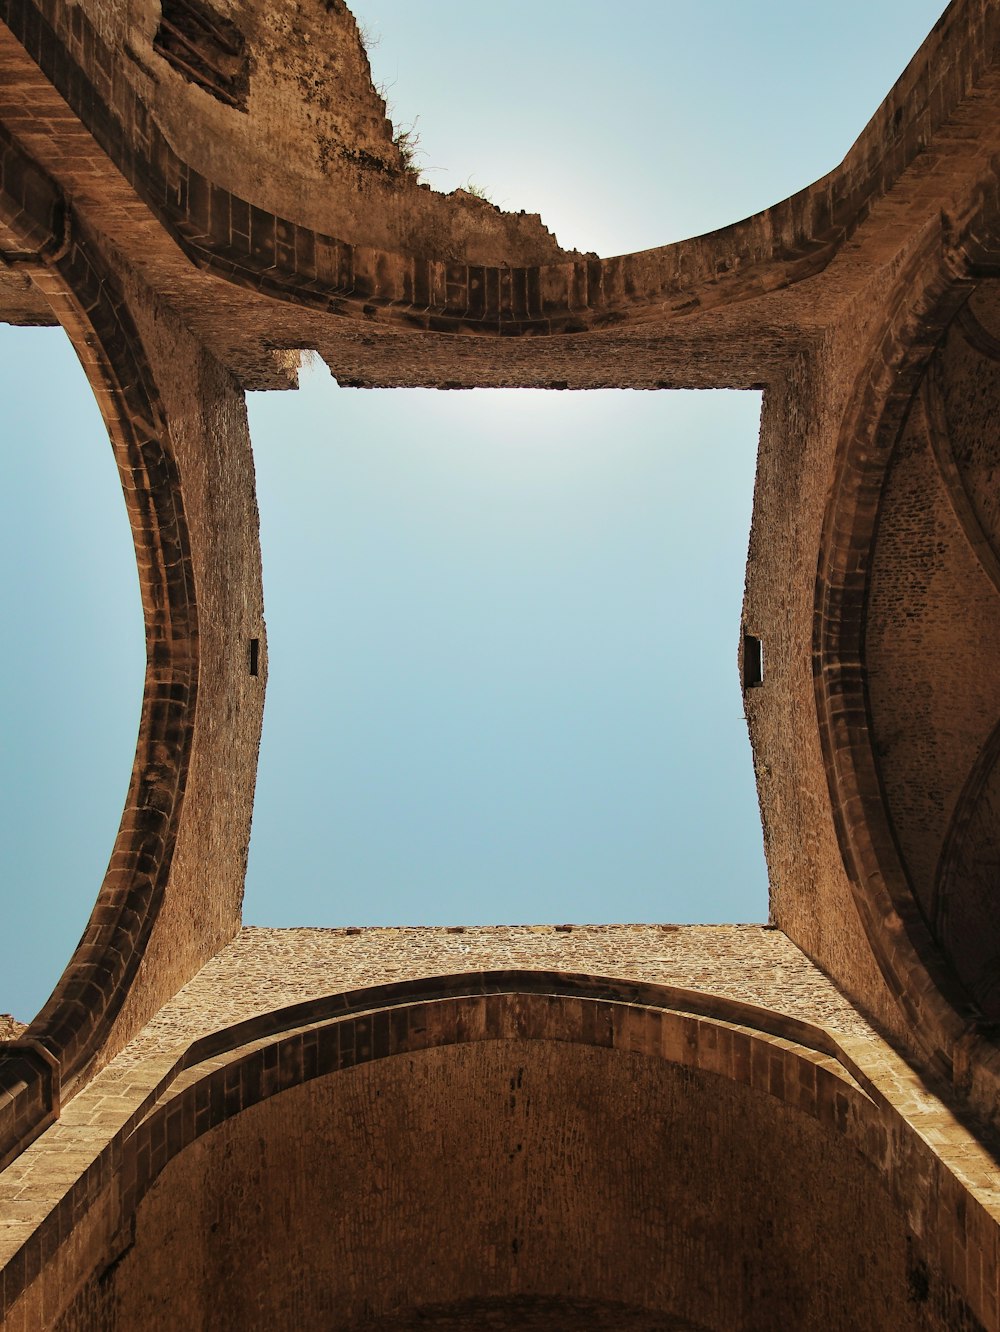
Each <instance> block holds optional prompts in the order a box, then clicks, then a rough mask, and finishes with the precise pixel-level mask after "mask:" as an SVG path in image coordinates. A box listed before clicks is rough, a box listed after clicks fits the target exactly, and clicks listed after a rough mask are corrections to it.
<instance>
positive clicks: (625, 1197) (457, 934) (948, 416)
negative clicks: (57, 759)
mask: <svg viewBox="0 0 1000 1332" xmlns="http://www.w3.org/2000/svg"><path fill="white" fill-rule="evenodd" d="M998 166H1000V0H952V3H951V4H950V5H949V7H948V8H947V10H946V11H945V13H944V15H943V16H942V18H941V20H940V21H939V22H938V23H937V24H936V26H935V28H934V30H933V31H932V32H931V33H930V34H929V36H928V37H927V40H926V41H925V43H924V44H923V45H922V47H921V49H920V50H919V51H918V52H917V54H916V55H915V57H914V59H913V61H912V62H911V64H910V65H909V67H908V68H907V70H906V71H905V72H904V74H903V75H902V77H901V79H900V81H899V83H898V84H897V86H896V87H895V88H894V89H893V91H892V92H891V93H890V95H889V97H888V98H887V99H886V101H885V103H884V104H883V106H882V107H881V108H879V110H878V111H877V112H876V113H875V115H874V117H873V119H872V121H871V122H870V124H869V126H868V127H867V129H866V130H865V131H864V133H863V134H862V135H861V137H860V138H859V140H858V142H857V143H856V144H855V146H854V148H852V150H851V152H850V153H849V154H848V156H847V157H846V158H845V160H844V162H843V163H842V164H841V165H840V166H839V167H838V168H837V169H836V170H834V171H833V172H832V173H831V174H830V175H829V176H827V177H826V178H824V179H823V180H821V181H818V182H816V183H815V184H814V185H811V186H809V187H808V188H807V189H804V190H802V191H800V192H799V193H798V194H796V195H794V196H792V197H791V198H790V199H787V200H785V201H783V202H781V203H778V204H776V205H775V206H774V207H773V208H770V209H768V210H766V211H765V212H763V213H761V214H758V215H757V216H755V217H753V218H750V219H748V220H746V221H745V222H741V223H739V224H737V225H734V226H732V227H730V228H728V229H725V230H723V231H721V232H717V233H714V234H712V235H710V236H706V237H700V238H695V239H693V240H690V241H685V242H682V243H680V244H677V245H670V246H665V247H662V248H660V249H654V250H650V251H646V252H644V253H642V254H636V255H624V256H618V257H615V258H609V259H601V258H598V257H597V256H596V255H583V254H578V253H570V252H565V251H562V250H560V249H559V248H558V246H557V245H556V243H555V241H554V239H553V237H552V236H551V235H550V233H549V232H548V231H547V230H546V229H545V227H544V225H543V224H542V222H541V220H540V219H539V218H537V217H534V216H530V215H526V214H517V215H507V214H504V213H502V212H501V211H500V210H498V209H496V208H494V207H493V206H492V205H491V204H488V203H485V202H484V201H482V200H479V199H475V198H473V197H472V196H470V195H468V194H465V193H463V192H461V191H458V192H456V193H455V194H454V195H450V196H441V195H438V194H436V193H435V192H433V191H431V190H429V189H427V188H425V187H423V186H421V185H420V184H418V183H417V181H416V180H415V178H414V177H413V175H412V173H410V172H408V171H407V169H406V162H405V160H404V158H403V157H402V156H401V155H400V150H399V145H398V144H397V143H394V142H393V138H392V131H391V126H390V125H389V124H388V122H387V120H386V116H385V106H384V103H383V102H382V101H381V99H380V97H379V96H378V93H377V92H376V90H375V89H374V88H373V87H372V84H371V78H370V71H369V68H368V63H367V58H366V56H365V53H364V49H363V45H362V43H361V41H360V37H359V34H358V30H357V26H356V24H355V22H354V19H353V17H352V15H351V13H350V11H349V9H348V7H347V6H346V5H345V4H344V3H343V0H270V2H269V3H268V4H267V5H261V4H255V3H247V4H245V5H242V6H238V5H234V4H232V3H231V0H79V2H76V3H70V2H69V0H0V318H2V319H4V320H6V321H8V322H11V323H19V324H30V323H45V322H52V323H59V324H61V325H62V326H63V327H64V328H65V329H66V331H67V334H68V335H69V337H70V339H71V341H72V342H73V345H74V347H75V348H76V350H77V353H78V355H79V357H80V360H81V363H82V364H83V366H84V369H85V371H86V374H87V376H88V379H89V381H90V383H91V385H92V387H93V390H94V393H95V396H96V398H97V401H98V404H99V406H100V409H101V411H102V414H103V417H104V420H105V422H106V424H107V428H108V434H109V438H110V441H111V446H112V448H113V449H114V452H115V456H116V459H117V461H118V465H119V472H120V475H121V479H122V485H123V488H124V493H125V498H126V504H127V507H128V512H129V517H130V521H131V524H132V530H133V535H134V541H135V550H136V559H137V563H138V569H139V579H140V586H141V591H142V600H143V611H144V615H145V620H146V633H147V646H148V660H147V673H146V685H145V695H144V703H143V709H142V716H141V721H140V727H139V735H138V739H137V746H136V758H135V765H134V769H133V774H132V781H131V784H130V788H129V793H128V797H127V801H126V806H125V809H124V812H123V816H122V823H121V827H120V831H119V834H118V838H117V841H116V843H115V847H114V849H113V854H112V858H111V863H110V866H109V870H108V874H107V877H106V879H105V881H104V883H103V884H102V886H101V888H100V891H99V893H98V896H97V900H96V903H95V906H94V911H93V914H92V916H91V920H90V923H89V925H88V927H87V930H86V932H85V934H84V937H83V939H82V940H81V943H80V945H79V947H78V948H77V950H76V952H75V953H74V955H73V957H72V958H70V959H69V961H68V963H67V966H66V969H65V972H64V974H63V976H62V978H61V980H60V981H59V983H58V985H57V986H56V989H55V990H54V992H53V994H52V997H51V999H50V1000H49V1001H48V1003H47V1004H46V1005H45V1007H44V1008H43V1009H42V1011H41V1012H40V1013H39V1014H38V1015H37V1017H35V1018H34V1020H33V1021H32V1022H31V1023H30V1024H29V1026H28V1027H27V1028H23V1029H22V1028H21V1026H20V1024H18V1023H15V1022H14V1021H13V1020H12V1019H10V1018H7V1017H0V1326H2V1327H3V1328H4V1330H5V1332H34V1330H35V1329H39V1328H51V1329H58V1330H59V1332H131V1330H132V1329H142V1330H143V1332H146V1330H147V1329H151V1330H153V1332H155V1330H156V1329H164V1330H166V1329H175V1328H179V1327H185V1328H187V1327H191V1328H205V1329H220V1330H222V1332H226V1330H228V1329H233V1330H234V1332H235V1329H237V1328H238V1329H246V1328H265V1327H266V1328H272V1327H273V1328H287V1329H289V1330H290V1332H291V1330H292V1329H295V1330H298V1329H310V1328H316V1329H320V1328H323V1329H328V1328H335V1329H339V1330H340V1332H361V1330H362V1329H365V1330H367V1332H403V1329H411V1328H416V1327H421V1328H427V1329H440V1330H441V1332H471V1329H479V1328H491V1329H513V1328H528V1329H532V1328H543V1327H544V1328H551V1329H554V1332H561V1329H564V1328H565V1329H567V1332H568V1329H570V1328H573V1329H577V1330H581V1329H593V1332H601V1330H603V1329H611V1328H614V1329H621V1330H622V1332H631V1330H633V1329H634V1330H635V1332H654V1330H659V1332H664V1330H666V1329H669V1330H670V1332H738V1330H743V1329H749V1330H751V1332H773V1330H774V1329H775V1328H779V1327H780V1328H796V1329H798V1328H802V1329H811V1328H822V1329H830V1332H838V1330H842V1332H859V1330H860V1329H871V1330H872V1332H897V1330H902V1329H907V1330H909V1329H913V1332H982V1330H984V1329H988V1330H989V1332H998V1330H1000V1224H998V1223H1000V1038H998V1027H997V1023H998V1020H1000V924H998V921H1000V915H998V913H997V910H996V906H995V896H996V891H997V875H998V872H1000V683H998V674H997V666H996V663H997V660H998V657H1000V641H998V637H997V635H998V632H1000V631H998V629H997V625H998V624H1000V605H998V602H997V598H998V597H1000V490H998V484H997V478H998V476H1000V437H998V433H997V420H998V417H1000V183H998V182H1000V178H998ZM303 349H313V350H316V351H318V353H319V354H320V355H321V356H322V357H323V358H324V359H325V360H326V362H327V363H328V365H329V366H330V368H331V370H332V371H333V373H334V374H335V375H336V377H337V378H338V380H339V381H340V382H341V383H344V384H357V385H385V386H402V385H413V384H419V385H428V386H436V387H448V388H451V387H472V386H488V385H509V386H520V387H550V388H577V389H585V388H593V387H633V388H646V389H650V390H667V389H670V388H678V387H730V388H751V387H753V388H760V389H763V391H764V405H763V413H762V420H761V439H760V451H759V462H758V473H757V480H756V488H755V498H754V517H753V525H752V531H751V541H750V551H749V558H748V565H747V580H746V593H745V601H744V609H743V623H742V625H740V626H735V625H734V638H736V637H738V639H739V641H740V643H741V644H742V647H741V651H740V663H739V664H740V667H741V669H743V671H744V678H745V681H746V683H747V685H748V688H747V690H746V711H747V719H748V724H749V728H750V738H751V742H752V746H753V754H754V765H755V771H756V777H757V786H758V793H759V799H760V809H761V818H762V823H763V829H764V840H765V850H766V854H767V861H768V871H769V879H770V893H771V920H770V923H769V924H768V925H767V926H735V925H734V926H716V927H683V928H680V927H677V926H673V925H670V924H669V923H664V924H662V925H649V926H627V925H612V924H592V925H582V924H579V925H572V926H570V925H565V926H544V927H530V928H528V927H523V928H514V927H510V928H506V927H504V928H494V929H473V928H463V927H461V926H460V925H456V926H455V927H453V928H451V929H422V928H414V929H408V930H402V929H398V930H396V929H393V930H390V929H384V930H375V929H372V930H350V929H341V930H325V929H318V928H317V929H299V930H269V929H247V928H241V926H240V908H241V897H242V887H243V875H244V870H245V863H246V850H247V845H248V840H249V829H250V817H251V811H252V804H253V790H254V780H255V770H256V759H257V748H258V744H259V738H260V726H261V718H262V712H263V702H264V691H265V687H266V679H267V643H266V635H265V630H264V622H263V597H262V590H261V588H262V584H261V570H260V552H259V546H258V541H257V512H256V500H255V495H254V487H253V466H252V456H251V453H250V448H249V438H248V434H247V426H246V413H245V407H244V401H243V393H244V391H246V390H248V389H260V388H274V389H277V388H289V387H293V386H294V384H295V375H296V367H297V365H298V363H299V356H300V353H301V351H302V350H303ZM758 642H763V644H764V649H765V651H764V661H765V663H766V671H765V675H764V679H763V680H762V681H760V682H758V681H757V680H756V679H754V678H753V677H754V656H755V648H756V644H757V643H758Z"/></svg>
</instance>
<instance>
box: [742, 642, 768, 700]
mask: <svg viewBox="0 0 1000 1332" xmlns="http://www.w3.org/2000/svg"><path fill="white" fill-rule="evenodd" d="M763 683H764V644H763V643H762V642H761V640H760V639H759V638H757V637H756V636H755V635H754V634H746V633H745V634H744V635H743V690H744V692H746V690H748V689H759V688H760V686H761V685H762V684H763Z"/></svg>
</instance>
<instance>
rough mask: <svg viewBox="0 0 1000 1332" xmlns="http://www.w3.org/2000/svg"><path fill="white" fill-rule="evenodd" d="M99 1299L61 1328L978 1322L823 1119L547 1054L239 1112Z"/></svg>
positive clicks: (289, 1097) (87, 1331)
mask: <svg viewBox="0 0 1000 1332" xmlns="http://www.w3.org/2000/svg"><path fill="white" fill-rule="evenodd" d="M817 1195H819V1197H820V1198H821V1199H822V1203H821V1206H817V1205H816V1204H817ZM102 1284H103V1290H102V1289H100V1288H99V1287H95V1286H91V1287H88V1288H87V1289H86V1290H85V1292H84V1294H83V1296H82V1298H81V1299H80V1301H78V1303H77V1304H76V1306H75V1307H74V1309H73V1310H72V1311H71V1312H70V1313H69V1314H68V1315H67V1316H66V1317H65V1318H64V1319H63V1320H61V1321H60V1322H59V1324H57V1326H58V1327H59V1328H60V1329H61V1332H105V1330H106V1329H112V1328H122V1329H124V1328H138V1327H142V1328H144V1329H149V1332H155V1330H156V1329H159V1328H163V1329H167V1328H170V1329H173V1328H176V1327H178V1326H187V1327H208V1326H211V1327H212V1328H217V1329H219V1332H226V1329H243V1328H247V1327H265V1326H266V1327H274V1328H287V1329H290V1330H291V1329H307V1328H320V1327H337V1328H352V1329H353V1328H361V1327H364V1328H371V1329H372V1330H373V1332H374V1329H385V1328H395V1327H399V1326H412V1325H414V1324H417V1323H419V1325H421V1326H423V1320H422V1316H421V1311H422V1309H423V1307H424V1306H425V1305H428V1304H429V1305H431V1306H432V1307H433V1306H437V1305H441V1304H444V1305H445V1306H455V1305H458V1306H459V1307H460V1306H461V1305H462V1304H463V1303H466V1302H474V1301H477V1300H489V1301H491V1302H492V1303H493V1305H494V1308H495V1310H496V1311H497V1313H498V1314H499V1315H501V1317H500V1319H499V1320H498V1321H494V1322H493V1323H491V1324H489V1325H492V1326H499V1327H502V1328H514V1327H517V1326H520V1324H519V1323H518V1321H517V1315H518V1304H519V1301H520V1300H522V1299H524V1298H528V1299H539V1298H540V1299H543V1300H547V1301H551V1302H553V1303H558V1302H559V1301H560V1300H561V1299H564V1298H566V1299H570V1300H583V1301H585V1302H587V1303H590V1302H592V1303H594V1304H596V1305H598V1307H599V1306H600V1305H602V1304H607V1303H610V1304H618V1305H622V1306H625V1307H626V1308H628V1307H630V1306H631V1307H632V1308H633V1309H636V1308H637V1310H638V1311H645V1315H644V1317H643V1316H642V1315H641V1314H638V1313H636V1314H633V1315H632V1322H631V1325H633V1326H635V1325H637V1326H639V1327H662V1326H663V1325H664V1324H663V1322H660V1321H655V1315H656V1314H660V1315H666V1318H667V1320H668V1321H667V1324H666V1325H667V1326H668V1327H675V1326H677V1324H676V1323H673V1322H670V1321H669V1320H670V1319H671V1318H675V1319H678V1320H679V1325H680V1326H681V1327H686V1326H692V1325H693V1326H694V1327H697V1328H704V1329H711V1332H730V1330H731V1332H754V1330H755V1329H756V1330H757V1332H773V1329H774V1328H775V1327H795V1328H801V1329H803V1332H805V1330H806V1329H820V1328H828V1329H831V1330H835V1329H843V1332H865V1329H871V1332H876V1330H881V1329H885V1328H888V1327H892V1328H893V1329H898V1332H904V1329H928V1332H929V1330H930V1329H935V1330H936V1332H945V1330H946V1329H948V1330H949V1332H959V1329H969V1332H972V1329H974V1328H977V1327H978V1326H979V1324H978V1323H977V1322H976V1321H975V1319H974V1318H972V1317H971V1316H970V1315H969V1314H968V1313H967V1312H963V1310H962V1307H961V1303H960V1302H956V1301H955V1298H954V1296H949V1294H948V1292H947V1285H946V1284H945V1285H942V1284H941V1278H940V1275H939V1274H938V1273H937V1272H936V1271H934V1270H933V1269H932V1268H931V1267H929V1266H928V1265H927V1263H926V1261H925V1260H924V1257H923V1249H922V1246H921V1245H920V1243H919V1242H918V1241H917V1240H916V1239H915V1238H914V1237H913V1236H912V1234H909V1233H908V1227H907V1224H906V1217H905V1212H904V1211H902V1210H900V1209H897V1208H896V1207H894V1206H893V1204H892V1202H891V1200H890V1198H889V1195H888V1194H887V1193H886V1191H885V1189H884V1186H883V1184H882V1183H881V1181H880V1180H879V1178H878V1176H877V1174H876V1172H875V1171H874V1170H873V1169H872V1168H871V1167H870V1166H869V1165H868V1164H867V1163H866V1162H865V1161H864V1160H863V1158H862V1157H861V1156H860V1155H859V1154H858V1153H857V1152H856V1151H855V1150H854V1149H853V1148H852V1147H849V1146H848V1145H847V1144H846V1143H845V1142H844V1141H843V1140H839V1139H838V1138H837V1137H836V1135H833V1136H831V1135H830V1134H829V1133H828V1132H827V1131H826V1130H825V1129H823V1128H822V1127H821V1126H820V1125H819V1124H817V1122H816V1121H815V1120H814V1119H812V1118H810V1117H809V1116H808V1115H803V1114H801V1113H799V1112H797V1111H795V1110H793V1109H791V1108H789V1107H788V1106H786V1105H784V1104H782V1102H781V1101H780V1100H779V1099H776V1098H774V1097H771V1096H767V1095H764V1096H761V1095H760V1094H759V1093H754V1092H751V1091H750V1090H749V1089H748V1088H746V1087H743V1086H740V1085H738V1084H734V1083H731V1082H729V1081H728V1079H725V1078H721V1077H718V1076H716V1075H712V1074H705V1073H696V1072H694V1071H693V1070H691V1069H688V1068H682V1067H678V1066H677V1065H676V1064H669V1063H663V1062H661V1061H658V1060H651V1059H649V1058H647V1057H644V1056H642V1055H638V1054H627V1053H619V1052H610V1051H603V1050H593V1049H583V1048H579V1047H575V1046H567V1045H561V1044H553V1043H546V1042H531V1043H525V1042H518V1041H513V1042H510V1041H502V1042H487V1043H485V1044H476V1045H472V1046H465V1047H457V1048H456V1047H452V1048H448V1049H437V1050H429V1051H426V1052H424V1053H421V1054H417V1055H411V1056H401V1057H398V1058H395V1059H390V1060H388V1061H384V1062H383V1063H382V1064H381V1065H380V1066H370V1065H369V1066H365V1067H363V1068H357V1069H354V1070H352V1071H348V1072H345V1073H343V1074H339V1075H337V1076H336V1077H335V1078H334V1079H320V1080H317V1081H314V1082H310V1083H308V1084H306V1085H305V1086H303V1087H301V1088H298V1089H295V1090H291V1091H287V1092H284V1093H282V1094H281V1095H280V1096H277V1097H274V1098H272V1099H270V1100H268V1101H266V1102H264V1103H262V1104H259V1105H257V1106H255V1107H253V1108H252V1109H249V1110H247V1111H245V1112H244V1113H243V1114H241V1115H239V1116H237V1117H236V1118H235V1119H232V1120H230V1121H227V1122H226V1123H225V1124H224V1125H223V1126H222V1127H221V1128H219V1129H217V1130H213V1131H212V1132H211V1133H210V1134H208V1135H207V1136H206V1137H203V1138H201V1139H199V1141H198V1142H197V1143H196V1144H195V1145H194V1146H193V1147H191V1148H189V1149H188V1150H187V1151H185V1152H184V1153H183V1155H182V1156H180V1157H179V1158H177V1160H176V1161H175V1162H173V1163H172V1164H170V1165H168V1166H167V1168H166V1169H165V1171H164V1172H163V1174H162V1175H161V1176H160V1179H159V1181H158V1183H157V1184H156V1185H155V1186H154V1188H153V1190H152V1191H151V1193H150V1194H149V1195H148V1197H147V1199H146V1201H145V1202H144V1203H143V1204H142V1205H141V1207H140V1208H139V1211H138V1214H137V1217H136V1225H135V1242H134V1246H133V1247H131V1248H129V1249H128V1251H127V1252H126V1253H125V1254H124V1255H123V1256H122V1258H121V1259H120V1261H119V1262H118V1263H117V1264H116V1265H115V1266H114V1268H112V1269H109V1270H108V1271H107V1272H106V1273H105V1276H104V1280H103V1283H102ZM223 1289H224V1290H225V1291H226V1296H225V1298H224V1299H220V1298H219V1292H220V1291H221V1290H223ZM512 1298H513V1301H514V1303H513V1307H512V1308H510V1309H509V1310H508V1315H507V1317H506V1318H503V1317H502V1313H503V1309H504V1303H505V1302H506V1301H507V1300H510V1299H512ZM473 1307H474V1306H473ZM584 1308H585V1309H586V1305H585V1306H584ZM383 1320H384V1321H383ZM458 1325H459V1326H461V1327H463V1328H471V1327H473V1326H475V1324H474V1323H473V1322H472V1321H471V1320H469V1321H464V1320H463V1321H462V1322H460V1323H459V1324H458ZM605 1325H606V1324H605ZM628 1325H630V1324H626V1326H628ZM431 1326H434V1323H433V1322H432V1323H431ZM577 1326H579V1327H581V1328H591V1327H595V1326H596V1327H600V1326H601V1323H600V1322H596V1323H594V1322H591V1321H590V1320H589V1319H588V1318H587V1317H586V1316H584V1317H583V1318H581V1321H580V1323H579V1324H577Z"/></svg>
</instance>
